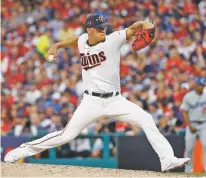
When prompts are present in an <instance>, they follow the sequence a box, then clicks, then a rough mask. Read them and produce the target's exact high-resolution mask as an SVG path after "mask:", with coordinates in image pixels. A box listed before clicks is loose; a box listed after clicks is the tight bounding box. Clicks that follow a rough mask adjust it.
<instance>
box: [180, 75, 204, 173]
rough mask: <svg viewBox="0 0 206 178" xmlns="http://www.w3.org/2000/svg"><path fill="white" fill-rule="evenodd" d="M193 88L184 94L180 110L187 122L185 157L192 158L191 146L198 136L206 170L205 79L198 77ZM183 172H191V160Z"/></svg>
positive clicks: (192, 146)
mask: <svg viewBox="0 0 206 178" xmlns="http://www.w3.org/2000/svg"><path fill="white" fill-rule="evenodd" d="M195 83H196V84H195V87H194V90H192V91H190V92H189V93H187V94H186V95H185V96H184V99H183V103H182V105H181V110H182V111H183V116H184V120H185V122H186V123H187V129H186V135H185V152H186V157H189V158H191V159H192V157H193V156H192V154H193V148H194V146H195V142H196V139H197V137H199V138H200V140H201V142H202V146H203V148H204V153H205V154H204V168H205V171H206V92H203V89H204V87H205V86H206V79H205V78H201V77H198V78H197V79H196V80H195ZM185 172H193V164H192V161H191V162H190V163H189V164H188V165H186V166H185Z"/></svg>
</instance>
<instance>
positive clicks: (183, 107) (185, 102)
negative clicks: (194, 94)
mask: <svg viewBox="0 0 206 178" xmlns="http://www.w3.org/2000/svg"><path fill="white" fill-rule="evenodd" d="M180 109H181V110H184V111H188V110H189V109H190V106H189V102H188V97H187V95H186V96H185V97H184V98H183V101H182V104H181V106H180Z"/></svg>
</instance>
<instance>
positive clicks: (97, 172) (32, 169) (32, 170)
mask: <svg viewBox="0 0 206 178" xmlns="http://www.w3.org/2000/svg"><path fill="white" fill-rule="evenodd" d="M1 176H2V177H3V176H4V177H19V176H21V177H195V175H194V174H184V173H160V172H152V171H137V170H123V169H106V168H93V167H82V166H68V165H67V166H65V165H48V164H28V163H27V164H25V163H3V162H2V163H1ZM196 176H197V175H196Z"/></svg>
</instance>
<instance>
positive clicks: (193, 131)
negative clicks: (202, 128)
mask: <svg viewBox="0 0 206 178" xmlns="http://www.w3.org/2000/svg"><path fill="white" fill-rule="evenodd" d="M189 128H190V131H191V132H192V133H195V132H197V129H196V128H195V127H193V126H192V125H190V126H189Z"/></svg>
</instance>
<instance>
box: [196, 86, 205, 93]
mask: <svg viewBox="0 0 206 178" xmlns="http://www.w3.org/2000/svg"><path fill="white" fill-rule="evenodd" d="M195 90H196V91H197V92H198V93H202V92H203V90H204V86H201V85H196V86H195Z"/></svg>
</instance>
